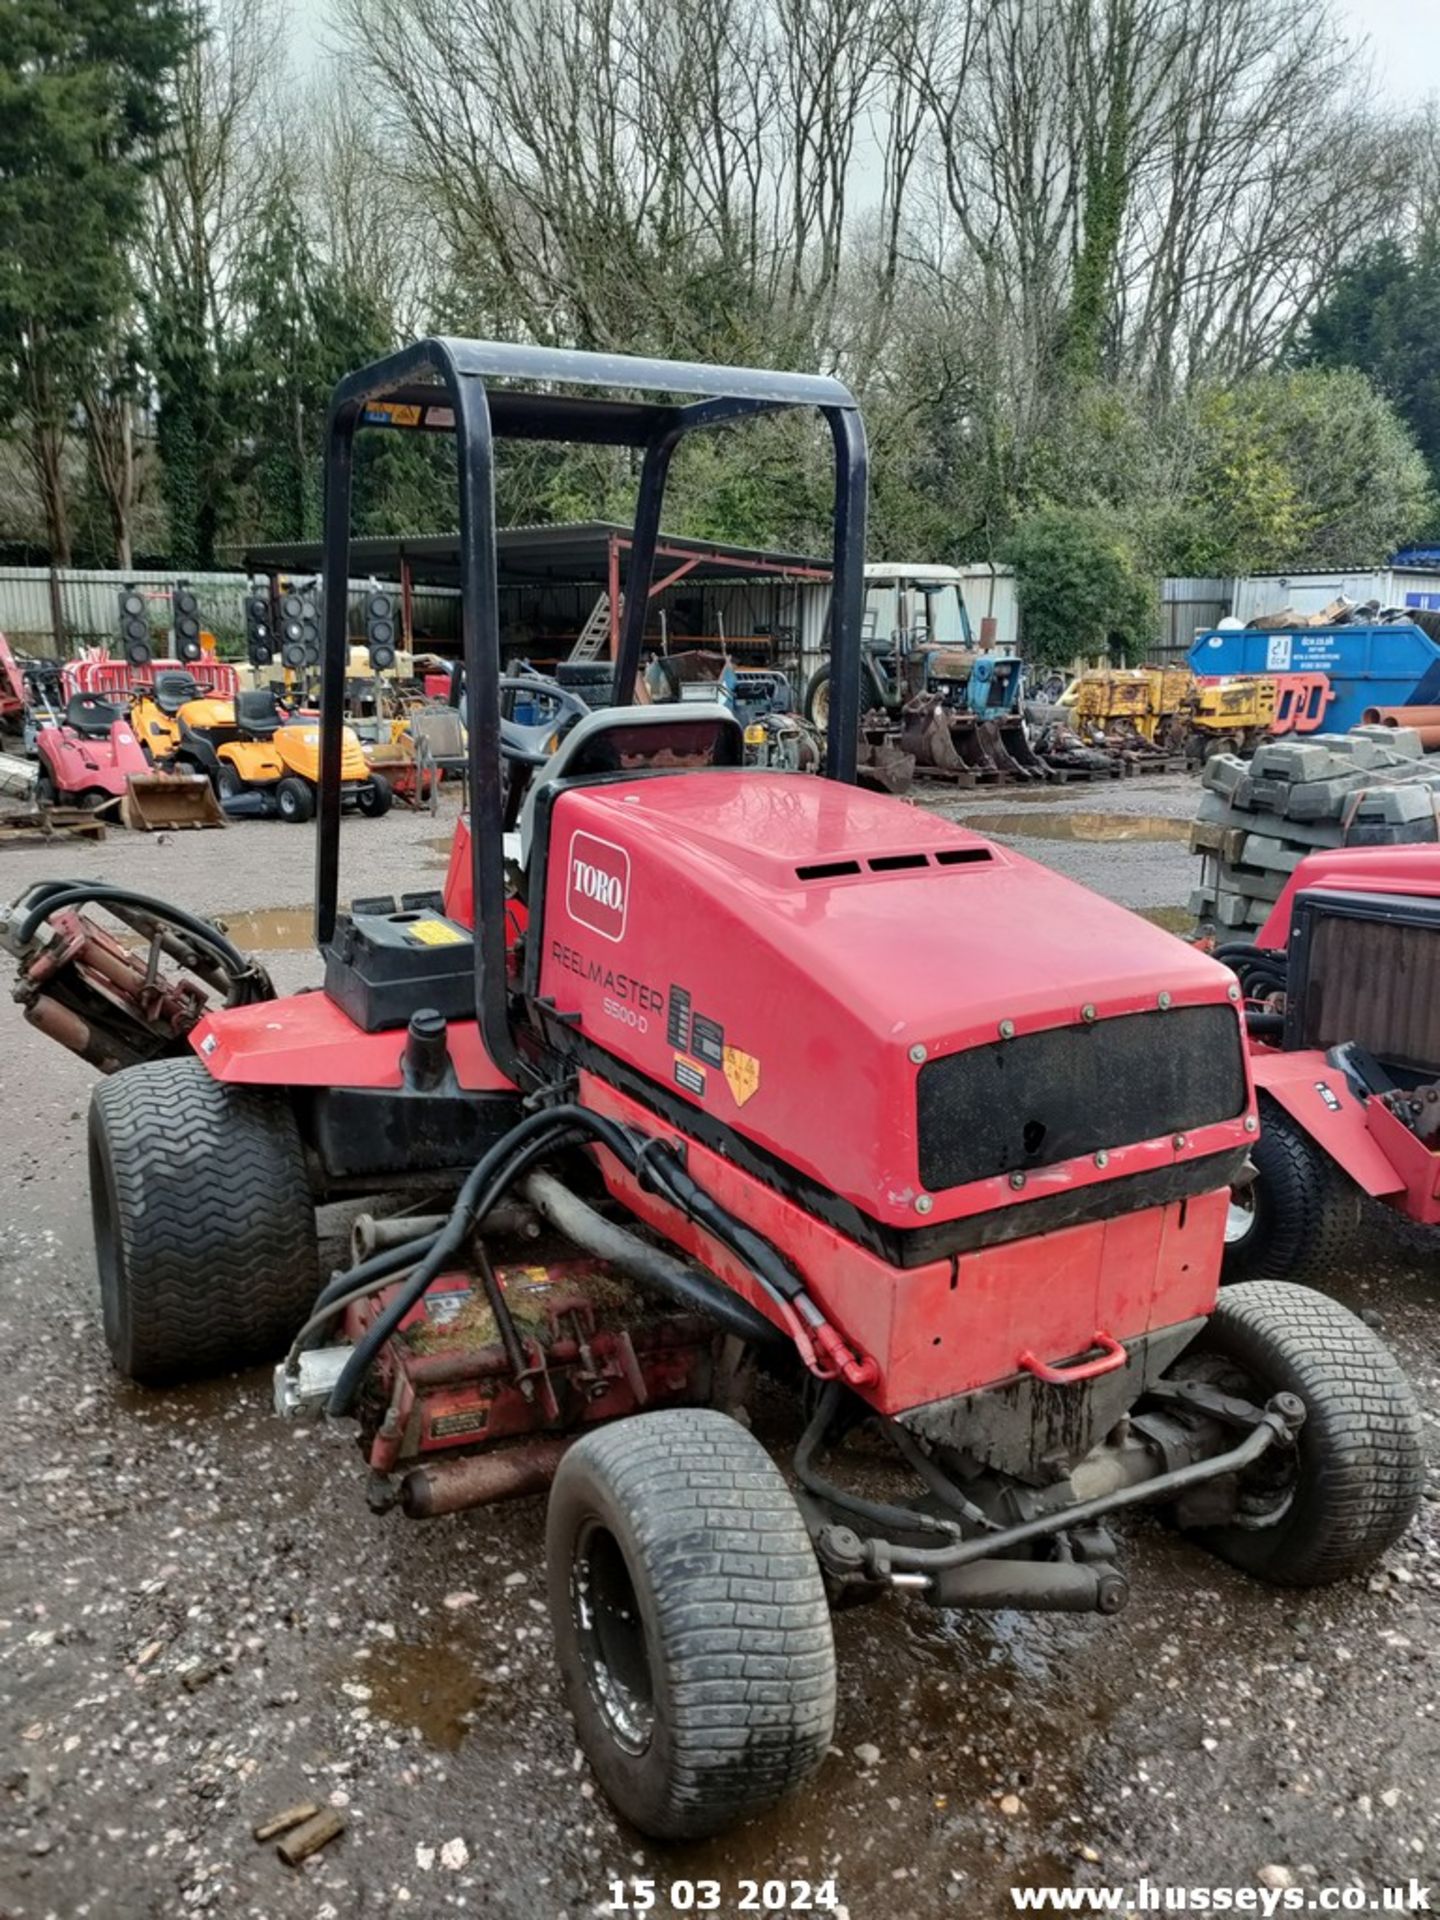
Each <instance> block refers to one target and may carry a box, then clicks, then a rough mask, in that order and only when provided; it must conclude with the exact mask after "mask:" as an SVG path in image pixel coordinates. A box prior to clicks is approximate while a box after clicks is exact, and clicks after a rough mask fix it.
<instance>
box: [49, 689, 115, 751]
mask: <svg viewBox="0 0 1440 1920" xmlns="http://www.w3.org/2000/svg"><path fill="white" fill-rule="evenodd" d="M124 718H125V715H124V714H123V713H122V712H121V711H120V709H119V707H117V706H116V704H115V702H114V701H113V700H101V699H98V698H97V697H96V695H94V694H93V693H75V694H72V695H71V696H70V703H69V705H68V706H67V707H66V709H65V720H64V724H65V725H66V726H67V727H69V728H70V730H71V732H72V733H78V734H80V735H81V736H82V738H84V739H86V740H104V739H107V738H108V737H109V733H110V729H111V727H113V726H114V724H115V722H116V721H117V720H123V719H124Z"/></svg>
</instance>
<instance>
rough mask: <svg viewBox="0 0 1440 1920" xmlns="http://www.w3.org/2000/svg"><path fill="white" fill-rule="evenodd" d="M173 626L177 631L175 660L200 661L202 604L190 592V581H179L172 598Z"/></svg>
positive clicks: (201, 651)
mask: <svg viewBox="0 0 1440 1920" xmlns="http://www.w3.org/2000/svg"><path fill="white" fill-rule="evenodd" d="M170 609H171V625H172V627H173V628H174V631H175V658H176V659H177V660H198V659H199V658H200V656H201V654H202V653H203V651H204V649H203V648H202V647H201V645H200V602H199V601H198V600H197V599H196V597H195V595H194V594H193V593H192V592H191V590H190V582H189V581H188V580H177V581H176V582H175V589H174V592H173V593H172V594H171V596H170Z"/></svg>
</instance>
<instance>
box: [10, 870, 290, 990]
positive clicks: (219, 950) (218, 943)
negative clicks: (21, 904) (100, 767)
mask: <svg viewBox="0 0 1440 1920" xmlns="http://www.w3.org/2000/svg"><path fill="white" fill-rule="evenodd" d="M40 887H41V889H42V891H41V894H40V898H39V899H38V900H37V901H36V903H35V905H34V906H32V907H31V908H30V910H29V912H28V913H27V914H26V915H25V917H24V919H23V920H22V921H21V922H20V924H19V926H18V927H17V928H16V929H15V935H14V939H15V944H16V945H17V946H24V945H25V944H26V943H27V942H28V941H30V940H33V939H34V937H35V933H36V930H37V929H38V928H39V927H40V926H41V925H42V924H43V923H44V922H45V921H46V920H48V919H49V918H50V916H51V915H52V914H53V913H58V912H59V910H60V909H61V907H79V906H85V905H87V904H93V905H96V906H106V905H111V906H122V907H129V908H131V909H132V910H133V911H135V912H138V913H147V914H150V915H152V916H153V917H154V918H155V919H156V920H163V921H166V922H168V923H169V925H171V926H172V927H178V928H180V930H181V931H182V932H184V933H187V934H189V936H190V938H191V939H192V940H194V941H195V942H196V943H197V944H198V945H200V946H203V947H208V948H209V949H210V951H211V952H212V953H213V954H215V955H216V957H217V958H218V959H219V961H220V963H221V966H222V968H223V970H224V971H225V972H226V973H228V974H229V975H230V976H231V978H232V979H233V980H234V981H235V983H236V985H237V987H239V988H241V989H242V990H244V991H243V995H242V999H241V1001H240V1003H239V1004H242V1005H243V1004H245V1002H246V1000H248V998H249V985H253V984H254V983H255V982H256V974H257V969H256V967H255V964H254V962H253V961H251V960H247V959H246V957H245V955H244V954H243V953H241V951H240V949H239V948H238V947H236V946H232V945H231V943H230V941H228V940H227V939H226V938H225V936H224V934H223V933H221V932H220V930H219V928H218V927H212V926H211V925H210V923H209V921H208V920H201V919H199V918H197V916H196V915H195V914H193V913H187V912H186V910H185V908H184V907H177V906H173V905H171V903H170V902H169V901H167V900H156V899H153V898H152V897H151V896H150V895H149V894H146V893H136V892H135V891H134V890H133V889H132V888H130V887H114V886H110V885H108V884H102V883H101V882H98V881H89V882H77V883H76V884H75V885H73V886H67V885H63V884H60V883H57V882H55V881H41V882H40ZM31 891H32V893H33V892H34V889H31ZM257 997H260V998H263V997H265V996H263V995H261V996H257Z"/></svg>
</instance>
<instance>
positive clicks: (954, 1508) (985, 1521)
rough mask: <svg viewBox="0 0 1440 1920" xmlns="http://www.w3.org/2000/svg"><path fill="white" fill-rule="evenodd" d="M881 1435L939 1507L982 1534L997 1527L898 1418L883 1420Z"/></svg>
mask: <svg viewBox="0 0 1440 1920" xmlns="http://www.w3.org/2000/svg"><path fill="white" fill-rule="evenodd" d="M885 1436H886V1438H887V1439H888V1440H889V1441H890V1443H891V1445H892V1446H893V1447H894V1448H895V1450H896V1451H897V1452H898V1453H899V1455H900V1457H901V1458H902V1459H903V1460H904V1462H905V1464H906V1465H907V1466H908V1467H909V1469H910V1471H911V1472H912V1473H913V1474H914V1475H915V1476H916V1478H917V1479H920V1480H923V1481H924V1482H925V1485H926V1486H927V1487H928V1488H929V1489H930V1491H931V1493H933V1494H934V1496H935V1498H936V1499H937V1500H938V1501H939V1502H940V1504H941V1505H942V1506H944V1507H948V1508H949V1509H950V1511H951V1512H952V1513H958V1514H959V1516H960V1518H961V1519H962V1520H968V1521H969V1522H970V1524H971V1526H972V1527H978V1528H979V1529H980V1530H981V1532H983V1533H994V1532H995V1531H996V1530H997V1528H996V1523H995V1521H993V1520H992V1519H991V1518H990V1516H989V1514H988V1513H986V1512H984V1511H983V1509H982V1508H980V1507H977V1506H976V1504H975V1502H974V1501H973V1500H967V1499H966V1497H965V1495H964V1494H963V1493H962V1492H961V1491H960V1489H959V1487H957V1486H956V1485H955V1483H954V1481H953V1480H952V1479H951V1478H950V1476H949V1474H948V1473H946V1471H945V1469H944V1468H943V1467H942V1466H940V1465H939V1464H938V1463H937V1462H936V1461H934V1460H932V1459H931V1458H930V1456H929V1454H928V1453H926V1451H925V1449H924V1448H923V1447H922V1446H921V1445H920V1443H919V1442H918V1441H917V1440H916V1438H915V1436H914V1434H912V1433H907V1432H906V1431H905V1429H904V1427H902V1426H901V1425H900V1422H899V1421H898V1420H887V1421H886V1422H885Z"/></svg>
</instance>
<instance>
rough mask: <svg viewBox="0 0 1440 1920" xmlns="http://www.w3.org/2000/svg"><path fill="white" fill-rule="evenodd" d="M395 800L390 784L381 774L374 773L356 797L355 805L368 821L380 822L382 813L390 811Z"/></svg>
mask: <svg viewBox="0 0 1440 1920" xmlns="http://www.w3.org/2000/svg"><path fill="white" fill-rule="evenodd" d="M393 798H394V796H393V794H392V793H391V791H390V782H389V781H388V780H387V779H386V778H385V776H384V775H383V774H381V773H372V774H371V776H370V778H369V779H368V780H367V781H366V782H365V784H364V786H363V787H361V789H360V791H359V793H358V794H357V795H356V796H355V804H356V806H357V807H358V808H359V809H360V811H361V813H363V814H364V815H365V816H366V817H367V818H368V819H371V820H378V819H379V818H380V816H381V814H382V813H388V812H389V811H390V802H391V800H392V799H393Z"/></svg>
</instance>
